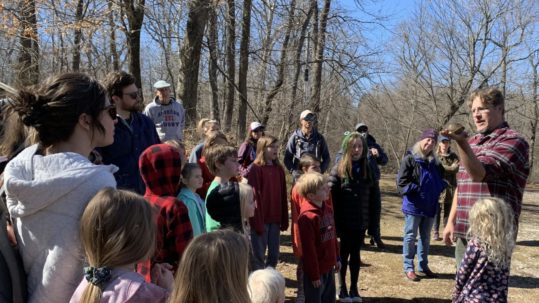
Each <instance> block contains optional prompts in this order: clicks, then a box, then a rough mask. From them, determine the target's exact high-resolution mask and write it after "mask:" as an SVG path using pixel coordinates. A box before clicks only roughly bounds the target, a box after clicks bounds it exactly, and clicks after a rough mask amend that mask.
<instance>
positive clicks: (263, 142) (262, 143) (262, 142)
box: [253, 135, 281, 165]
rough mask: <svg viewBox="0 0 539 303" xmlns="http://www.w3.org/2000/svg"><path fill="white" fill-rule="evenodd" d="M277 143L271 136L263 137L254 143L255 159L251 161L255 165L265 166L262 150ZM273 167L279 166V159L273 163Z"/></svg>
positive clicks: (277, 140)
mask: <svg viewBox="0 0 539 303" xmlns="http://www.w3.org/2000/svg"><path fill="white" fill-rule="evenodd" d="M277 142H279V139H277V138H275V137H274V136H271V135H264V136H262V137H260V139H258V141H257V142H256V158H255V160H254V161H253V163H254V164H256V165H266V164H267V163H266V159H264V149H265V148H266V147H268V146H270V145H272V144H275V143H277ZM273 164H274V165H281V164H280V163H279V157H277V159H275V161H273Z"/></svg>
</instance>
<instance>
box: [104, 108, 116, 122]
mask: <svg viewBox="0 0 539 303" xmlns="http://www.w3.org/2000/svg"><path fill="white" fill-rule="evenodd" d="M103 110H106V111H107V113H108V114H109V116H110V118H111V119H112V120H116V119H118V117H117V116H116V115H117V112H116V106H114V105H112V104H111V105H109V106H107V107H105V108H104V109H103Z"/></svg>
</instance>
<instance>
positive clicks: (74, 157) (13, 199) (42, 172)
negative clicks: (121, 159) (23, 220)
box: [5, 144, 118, 217]
mask: <svg viewBox="0 0 539 303" xmlns="http://www.w3.org/2000/svg"><path fill="white" fill-rule="evenodd" d="M37 149H38V145H37V144H36V145H33V146H30V147H28V148H26V149H25V150H23V151H22V152H21V153H20V154H19V155H18V156H17V157H15V158H14V159H13V160H11V161H10V162H9V163H8V165H7V167H6V171H5V180H6V192H7V193H8V197H9V199H8V207H9V209H10V213H11V215H12V216H15V217H24V216H28V215H32V214H33V213H35V212H37V211H39V210H41V209H43V208H45V207H47V206H48V205H50V204H51V203H54V202H55V201H58V200H60V199H61V198H62V197H63V196H65V195H67V194H69V193H71V192H73V191H76V190H77V189H78V188H79V186H81V185H83V184H84V183H86V182H92V180H94V178H101V177H103V176H104V174H110V176H111V177H112V174H113V173H115V172H116V171H117V170H118V168H117V167H116V166H114V165H95V164H92V163H91V162H90V161H89V160H88V158H86V157H84V156H82V155H80V154H77V153H72V152H67V153H57V154H52V155H47V156H42V155H38V154H36V152H37Z"/></svg>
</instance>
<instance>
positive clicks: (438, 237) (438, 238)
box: [432, 232, 442, 241]
mask: <svg viewBox="0 0 539 303" xmlns="http://www.w3.org/2000/svg"><path fill="white" fill-rule="evenodd" d="M432 239H433V240H434V241H442V238H440V233H438V232H435V233H434V236H433V237H432Z"/></svg>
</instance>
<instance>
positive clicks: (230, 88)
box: [224, 0, 236, 132]
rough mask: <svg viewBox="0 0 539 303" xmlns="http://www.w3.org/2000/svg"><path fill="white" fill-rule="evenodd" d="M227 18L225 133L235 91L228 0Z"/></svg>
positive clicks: (232, 24)
mask: <svg viewBox="0 0 539 303" xmlns="http://www.w3.org/2000/svg"><path fill="white" fill-rule="evenodd" d="M227 4H228V16H227V24H226V27H227V33H226V65H227V74H228V75H227V76H228V77H227V78H228V79H227V86H226V98H225V117H224V120H225V123H224V124H225V125H224V130H225V132H228V131H230V129H231V127H232V114H233V112H234V96H235V90H236V88H235V87H234V81H235V79H236V60H235V55H236V53H235V45H236V19H235V18H236V17H235V16H236V13H235V3H234V0H228V1H227Z"/></svg>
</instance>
